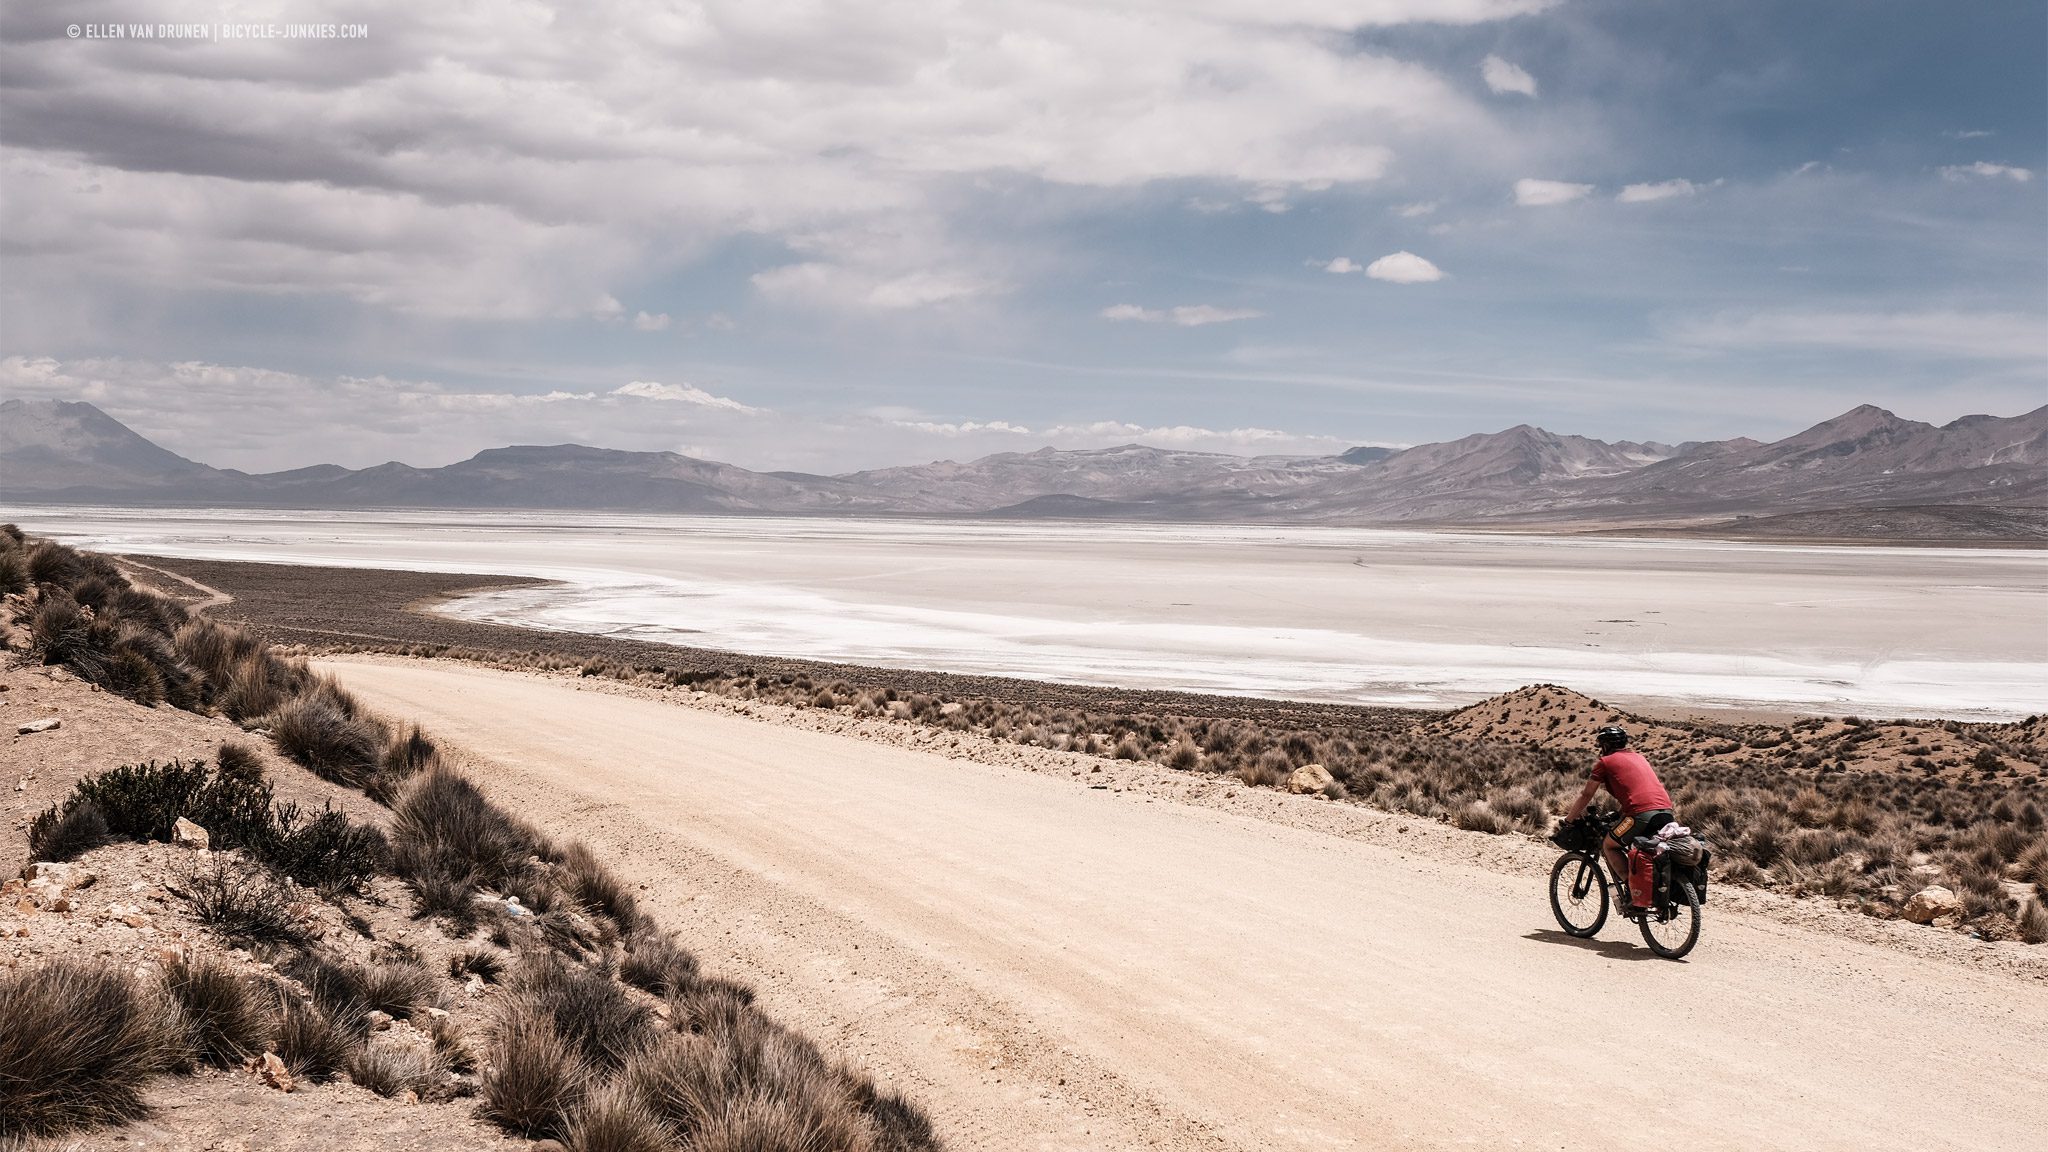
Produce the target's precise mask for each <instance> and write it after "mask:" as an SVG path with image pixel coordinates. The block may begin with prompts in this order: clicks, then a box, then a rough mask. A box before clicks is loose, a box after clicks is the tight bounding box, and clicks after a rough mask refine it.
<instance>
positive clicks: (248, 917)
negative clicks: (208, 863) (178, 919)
mask: <svg viewBox="0 0 2048 1152" xmlns="http://www.w3.org/2000/svg"><path fill="white" fill-rule="evenodd" d="M295 898H296V897H294V895H293V894H292V892H291V891H290V890H289V889H287V888H286V887H285V886H284V885H282V884H280V883H278V882H277V880H276V879H275V878H274V877H272V876H271V875H270V874H268V873H266V872H263V871H262V870H260V869H256V868H250V867H247V866H235V865H231V864H229V863H228V862H227V861H226V860H222V859H219V858H216V859H215V860H214V862H213V867H211V868H208V869H204V870H200V871H195V872H194V873H193V874H192V875H191V876H190V877H188V878H187V879H186V881H185V899H186V901H187V902H188V903H190V904H191V905H192V913H193V915H195V916H197V917H199V919H200V920H202V921H204V922H205V923H207V924H211V925H212V926H213V927H214V928H215V929H217V930H218V931H219V932H220V933H221V934H222V935H224V936H227V937H228V938H230V939H233V940H256V941H262V942H265V943H273V944H302V943H304V942H305V941H306V938H307V937H306V929H305V926H304V925H302V924H300V923H299V922H298V921H297V920H295V919H293V917H292V914H291V912H290V911H289V910H288V908H289V905H290V904H291V902H292V901H293V900H294V899H295Z"/></svg>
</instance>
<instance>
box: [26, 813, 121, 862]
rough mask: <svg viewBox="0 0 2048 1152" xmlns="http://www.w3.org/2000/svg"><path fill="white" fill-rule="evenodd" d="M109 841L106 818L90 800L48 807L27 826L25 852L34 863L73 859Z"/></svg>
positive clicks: (110, 835) (112, 837)
mask: <svg viewBox="0 0 2048 1152" xmlns="http://www.w3.org/2000/svg"><path fill="white" fill-rule="evenodd" d="M113 841H114V834H113V832H112V831H111V830H110V829H108V827H107V818H106V817H105V816H102V815H100V809H99V805H97V804H94V803H93V802H92V801H90V800H80V801H79V802H78V803H76V804H70V805H66V806H64V807H62V808H54V807H53V808H50V809H48V810H47V811H45V812H43V813H42V815H40V816H37V817H36V818H35V820H34V821H32V822H31V823H30V824H29V826H28V853H29V856H30V857H31V858H32V859H36V860H53V861H54V860H76V859H78V858H79V857H80V856H82V855H84V854H85V853H87V852H90V851H92V850H93V849H95V848H98V847H100V846H101V845H103V844H111V843H113Z"/></svg>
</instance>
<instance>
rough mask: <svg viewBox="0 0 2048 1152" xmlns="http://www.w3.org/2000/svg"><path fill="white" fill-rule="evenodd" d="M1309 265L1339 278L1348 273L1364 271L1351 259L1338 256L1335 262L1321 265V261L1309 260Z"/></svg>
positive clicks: (1361, 266)
mask: <svg viewBox="0 0 2048 1152" xmlns="http://www.w3.org/2000/svg"><path fill="white" fill-rule="evenodd" d="M1309 263H1311V264H1314V265H1316V266H1317V267H1319V268H1321V269H1322V270H1323V271H1325V272H1332V273H1335V274H1337V275H1339V276H1342V275H1344V274H1346V273H1350V272H1363V271H1365V268H1364V266H1363V265H1361V264H1359V263H1358V262H1357V261H1355V260H1353V259H1351V257H1349V256H1339V257H1337V258H1336V259H1335V260H1331V261H1329V262H1328V263H1323V262H1322V261H1318V260H1311V261H1309Z"/></svg>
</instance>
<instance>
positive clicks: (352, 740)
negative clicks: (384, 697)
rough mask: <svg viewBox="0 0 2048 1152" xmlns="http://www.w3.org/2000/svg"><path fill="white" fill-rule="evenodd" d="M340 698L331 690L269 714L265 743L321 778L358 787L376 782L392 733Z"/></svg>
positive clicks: (341, 695) (287, 703)
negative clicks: (274, 742) (268, 728)
mask: <svg viewBox="0 0 2048 1152" xmlns="http://www.w3.org/2000/svg"><path fill="white" fill-rule="evenodd" d="M342 699H349V698H347V697H346V696H345V694H341V693H340V690H339V689H334V690H332V691H319V692H310V691H309V692H307V693H306V694H304V695H301V696H298V697H296V698H294V699H291V700H288V701H286V702H285V703H284V704H282V705H279V706H278V709H277V711H275V712H273V713H271V715H270V738H271V739H272V740H274V741H276V742H277V747H278V750H279V751H281V752H283V753H284V754H285V755H287V756H289V757H291V758H292V759H294V760H296V761H298V762H299V763H301V764H304V765H305V766H306V767H308V768H311V769H312V770H313V771H314V772H315V773H316V774H318V775H319V776H320V777H321V778H323V779H326V780H332V781H334V782H335V783H336V784H340V785H343V786H345V787H349V788H361V787H364V786H365V785H367V784H369V783H370V781H371V780H372V779H374V778H375V777H376V775H377V769H378V766H379V765H380V764H381V762H382V760H383V755H384V748H385V745H386V744H388V743H389V742H390V739H391V734H390V733H389V732H387V731H385V730H384V726H383V725H382V724H380V723H379V722H377V721H376V720H374V719H372V718H371V717H369V716H367V715H361V714H359V713H358V712H357V711H356V709H355V708H354V707H353V706H352V705H351V706H348V707H345V706H344V705H343V704H342V703H341V700H342Z"/></svg>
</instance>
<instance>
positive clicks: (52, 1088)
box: [0, 960, 182, 1144]
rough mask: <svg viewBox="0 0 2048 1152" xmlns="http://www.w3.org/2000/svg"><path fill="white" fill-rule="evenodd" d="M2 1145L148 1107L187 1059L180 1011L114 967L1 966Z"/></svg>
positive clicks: (131, 1116)
mask: <svg viewBox="0 0 2048 1152" xmlns="http://www.w3.org/2000/svg"><path fill="white" fill-rule="evenodd" d="M0 1024H4V1026H0V1144H5V1143H8V1142H10V1141H13V1140H18V1139H30V1138H35V1137H42V1136H58V1135H62V1134H64V1133H66V1132H74V1131H79V1130H82V1129H87V1128H94V1127H98V1126H100V1125H103V1124H123V1123H126V1122H128V1121H131V1120H138V1119H141V1118H142V1117H143V1116H145V1115H147V1114H148V1111H149V1110H148V1108H147V1107H146V1106H145V1105H144V1104H143V1102H142V1087H143V1085H144V1084H146V1083H147V1082H148V1081H149V1079H150V1077H152V1076H155V1075H157V1074H159V1073H162V1072H165V1071H168V1070H170V1069H171V1068H173V1067H175V1066H176V1065H177V1064H179V1063H180V1062H182V1056H181V1054H180V1037H179V1026H178V1018H177V1012H176V1009H175V1008H173V1007H172V1006H171V1004H170V1002H169V1001H167V1000H166V999H164V997H163V995H162V993H161V992H160V991H158V990H157V989H156V988H154V987H151V986H148V985H144V984H142V983H139V982H138V981H136V980H135V979H133V978H132V977H130V976H129V975H128V974H127V973H126V972H124V971H122V970H121V969H119V968H115V967H111V966H101V965H98V964H94V963H90V962H86V961H78V960H58V961H54V962H52V963H49V964H46V965H44V966H42V967H40V968H36V969H32V970H29V971H25V972H7V973H0Z"/></svg>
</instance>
